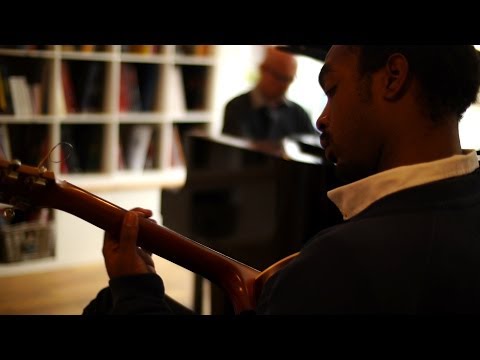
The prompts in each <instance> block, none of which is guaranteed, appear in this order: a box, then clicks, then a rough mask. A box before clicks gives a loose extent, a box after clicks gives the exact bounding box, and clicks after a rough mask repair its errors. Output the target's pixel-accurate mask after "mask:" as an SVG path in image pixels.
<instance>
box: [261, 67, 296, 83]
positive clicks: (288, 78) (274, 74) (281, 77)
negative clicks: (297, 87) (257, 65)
mask: <svg viewBox="0 0 480 360" xmlns="http://www.w3.org/2000/svg"><path fill="white" fill-rule="evenodd" d="M262 70H263V71H265V72H267V73H269V74H270V75H271V76H272V77H273V78H274V79H275V80H277V81H278V82H282V83H285V84H290V83H291V82H292V81H293V80H294V79H295V77H294V76H287V75H283V74H280V73H279V72H278V71H275V70H274V69H272V68H270V67H268V66H265V65H264V66H262Z"/></svg>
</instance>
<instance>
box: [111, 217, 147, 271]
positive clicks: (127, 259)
mask: <svg viewBox="0 0 480 360" xmlns="http://www.w3.org/2000/svg"><path fill="white" fill-rule="evenodd" d="M139 216H140V217H145V218H149V217H150V216H152V211H151V210H147V209H142V208H135V209H132V210H131V211H128V212H127V213H125V216H124V217H123V222H122V229H121V231H120V235H119V237H118V239H117V238H116V237H115V236H114V235H112V234H110V233H108V232H105V236H104V240H103V248H102V253H103V257H104V258H105V268H106V270H107V274H108V276H109V278H110V279H112V278H117V277H121V276H129V275H139V274H148V273H154V274H156V271H155V263H154V262H153V259H152V253H151V252H147V251H146V250H144V249H142V248H141V247H139V246H137V235H138V218H139Z"/></svg>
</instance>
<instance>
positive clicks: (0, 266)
mask: <svg viewBox="0 0 480 360" xmlns="http://www.w3.org/2000/svg"><path fill="white" fill-rule="evenodd" d="M93 47H94V48H93V49H92V46H86V45H84V46H72V45H70V46H65V45H51V46H42V47H38V46H1V45H0V77H1V79H2V80H3V85H4V86H6V85H11V84H10V83H9V78H10V77H11V76H17V77H18V76H21V77H22V76H23V77H25V80H26V81H27V83H28V85H29V90H28V91H29V94H30V99H32V100H31V101H32V102H33V104H34V105H33V106H32V109H33V111H31V112H30V111H28V112H27V113H24V112H23V111H20V108H19V107H18V106H17V108H15V106H14V105H15V104H13V103H12V96H14V94H13V92H15V93H16V94H17V95H16V97H17V99H16V100H17V101H16V104H18V101H19V100H18V97H19V96H18V93H19V90H18V88H15V90H14V91H12V89H11V88H10V89H9V91H10V98H9V97H8V93H7V94H6V96H7V97H6V98H5V99H6V100H7V101H8V102H9V104H10V105H9V106H7V107H3V105H2V91H1V90H0V126H2V127H6V128H7V129H8V133H9V134H10V139H9V140H10V145H11V154H12V157H20V160H21V161H22V162H23V163H26V164H28V165H32V166H36V165H37V164H38V163H39V161H40V159H41V158H43V157H44V156H45V154H46V152H48V149H52V148H54V146H55V145H56V144H59V143H60V142H64V141H67V142H69V143H73V145H74V149H73V152H72V156H74V157H73V158H70V159H69V160H68V161H66V160H65V159H64V157H65V153H63V155H62V154H61V151H60V148H61V147H57V148H56V150H55V151H54V152H53V153H52V156H51V157H50V159H49V160H48V161H47V162H46V164H45V165H46V166H47V168H48V169H49V170H52V171H54V173H55V174H56V177H57V178H60V179H63V180H66V181H68V182H71V183H72V184H74V185H77V186H79V187H81V188H83V189H85V190H88V191H91V192H94V193H95V194H96V195H98V196H100V197H103V198H105V199H107V200H109V201H112V202H114V203H115V204H117V205H119V206H122V207H125V208H131V207H134V206H143V207H146V208H150V209H152V210H153V211H154V219H155V220H157V221H159V222H161V216H160V214H159V208H160V200H161V199H160V194H161V190H162V189H164V188H172V187H180V186H182V184H183V183H184V181H185V178H186V171H185V167H184V166H183V165H182V163H181V161H180V162H179V161H178V159H177V160H175V159H174V158H175V156H174V154H175V153H176V152H177V151H178V146H179V144H180V142H179V139H181V137H182V135H183V134H184V132H185V131H187V130H188V129H191V128H198V127H201V128H203V129H204V130H206V131H208V132H211V131H212V121H213V101H212V100H213V96H212V95H213V87H214V83H215V76H216V67H217V57H218V56H217V46H214V45H194V46H190V47H188V46H185V45H178V46H177V45H136V46H125V45H102V46H93ZM66 68H67V70H68V71H67V70H65V69H66ZM66 74H69V76H66ZM132 74H133V75H132ZM132 78H133V80H132ZM135 78H136V79H135ZM66 79H68V80H66ZM35 83H36V84H37V85H35V86H34V85H33V84H35ZM68 84H69V85H68ZM82 84H83V88H82ZM34 88H35V90H33V89H34ZM0 89H1V88H0ZM3 91H5V90H3ZM138 93H140V99H141V102H140V103H139V102H138V101H135V99H137V100H138V98H135V96H136V94H137V95H138ZM82 94H83V95H82ZM88 94H90V95H88ZM24 95H25V94H24ZM27 98H28V96H27ZM72 98H73V99H74V100H73V101H71V99H72ZM22 99H23V100H21V101H25V97H23V98H22ZM35 99H36V100H35ZM147 99H148V101H147ZM98 100H100V102H98ZM89 102H91V103H89ZM35 103H36V104H39V105H35ZM20 104H22V103H21V102H20ZM129 104H130V105H129ZM142 129H143V130H142ZM144 130H145V131H144ZM134 133H135V134H138V136H139V137H138V138H136V139H134V140H135V141H136V142H135V141H134V140H132V136H133V135H132V134H134ZM72 139H73V140H74V141H71V140H72ZM0 140H1V139H0ZM138 141H140V142H141V141H146V143H145V144H144V145H146V146H147V147H144V148H143V149H140V147H139V145H138ZM132 142H133V143H135V144H137V145H130V144H131V143H132ZM132 151H137V152H138V153H139V154H138V155H139V156H137V159H140V163H138V164H137V163H135V162H134V161H133V160H132V161H131V162H129V161H127V160H126V158H127V157H128V158H130V155H132V153H131V152H132ZM18 154H20V156H19V155H18ZM22 155H23V156H22ZM75 156H76V157H77V163H73V160H72V159H74V158H75ZM22 157H23V158H26V159H23V158H22ZM61 157H63V159H64V161H63V162H56V160H58V159H60V158H61ZM80 158H82V159H83V160H82V161H80ZM132 158H134V157H133V156H132ZM143 163H145V164H146V165H145V166H144V165H143ZM72 164H73V165H75V167H72ZM78 164H80V165H78ZM84 164H88V165H86V166H84ZM52 218H53V220H52V221H53V223H52V225H53V229H54V233H55V255H54V256H53V257H48V258H43V259H36V260H25V261H19V262H12V263H0V276H2V275H8V274H12V273H22V272H29V271H36V270H43V269H48V268H51V267H58V266H63V265H66V264H70V265H71V264H74V263H80V262H89V261H95V260H99V259H101V251H100V249H101V244H102V236H103V231H102V230H100V229H97V228H95V227H93V226H92V225H90V224H87V223H85V222H84V221H83V220H81V219H77V218H75V217H74V216H71V215H70V214H65V213H63V212H60V211H56V210H55V211H54V212H53V216H52ZM59 234H61V236H59Z"/></svg>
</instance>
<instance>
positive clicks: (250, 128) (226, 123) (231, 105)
mask: <svg viewBox="0 0 480 360" xmlns="http://www.w3.org/2000/svg"><path fill="white" fill-rule="evenodd" d="M250 94H251V92H248V93H245V94H242V95H240V96H238V97H236V98H233V99H232V100H230V101H229V102H228V103H227V105H226V106H225V112H224V119H223V129H222V133H224V134H228V135H233V136H239V137H245V138H249V139H275V140H278V139H281V138H283V137H285V136H289V135H295V134H313V133H315V129H314V127H313V125H312V122H311V120H310V117H309V116H308V114H307V113H306V112H305V110H304V109H303V108H302V107H301V106H300V105H298V104H297V103H295V102H293V101H290V100H287V101H286V103H285V104H283V105H281V106H280V107H279V108H278V109H277V112H276V114H277V118H276V119H275V120H274V123H273V124H266V121H271V119H270V116H269V111H268V110H267V109H266V108H254V106H253V104H252V97H251V95H250ZM267 126H268V127H270V126H271V128H267Z"/></svg>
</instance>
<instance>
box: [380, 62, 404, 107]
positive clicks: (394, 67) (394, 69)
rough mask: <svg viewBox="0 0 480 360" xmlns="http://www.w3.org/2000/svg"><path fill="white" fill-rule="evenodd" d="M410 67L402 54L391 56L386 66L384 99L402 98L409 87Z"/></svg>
mask: <svg viewBox="0 0 480 360" xmlns="http://www.w3.org/2000/svg"><path fill="white" fill-rule="evenodd" d="M408 74H409V66H408V61H407V59H406V58H405V56H403V55H402V54H399V53H395V54H392V55H390V57H389V58H388V60H387V63H386V65H385V75H386V76H385V83H384V97H385V99H387V100H396V99H398V98H399V97H401V96H402V95H403V94H404V93H405V91H406V89H407V86H408Z"/></svg>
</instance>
